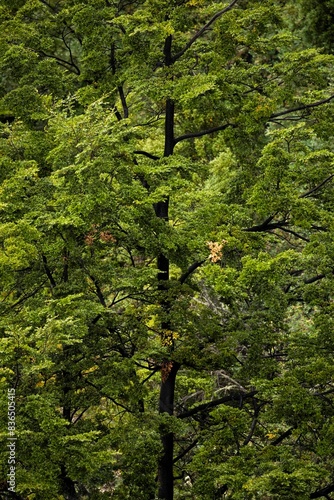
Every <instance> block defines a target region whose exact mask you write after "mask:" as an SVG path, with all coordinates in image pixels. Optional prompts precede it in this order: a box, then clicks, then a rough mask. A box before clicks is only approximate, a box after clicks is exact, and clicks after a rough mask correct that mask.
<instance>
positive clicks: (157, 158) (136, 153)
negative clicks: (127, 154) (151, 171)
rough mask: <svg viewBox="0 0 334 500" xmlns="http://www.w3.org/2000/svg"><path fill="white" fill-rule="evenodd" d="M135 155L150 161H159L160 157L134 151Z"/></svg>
mask: <svg viewBox="0 0 334 500" xmlns="http://www.w3.org/2000/svg"><path fill="white" fill-rule="evenodd" d="M133 153H134V154H135V155H143V156H147V158H150V159H151V160H160V157H159V156H156V155H152V154H151V153H147V151H139V150H137V151H134V152H133Z"/></svg>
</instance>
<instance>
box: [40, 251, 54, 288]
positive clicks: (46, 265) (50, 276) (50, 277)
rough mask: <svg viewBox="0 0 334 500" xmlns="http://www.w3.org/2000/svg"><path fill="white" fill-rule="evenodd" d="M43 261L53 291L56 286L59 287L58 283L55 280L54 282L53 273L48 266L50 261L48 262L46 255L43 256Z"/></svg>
mask: <svg viewBox="0 0 334 500" xmlns="http://www.w3.org/2000/svg"><path fill="white" fill-rule="evenodd" d="M42 260H43V266H44V270H45V274H46V275H47V277H48V280H49V282H50V286H51V289H52V288H54V287H55V286H57V283H56V282H55V280H54V278H53V276H52V273H51V271H50V268H49V266H48V261H47V259H46V257H45V255H42Z"/></svg>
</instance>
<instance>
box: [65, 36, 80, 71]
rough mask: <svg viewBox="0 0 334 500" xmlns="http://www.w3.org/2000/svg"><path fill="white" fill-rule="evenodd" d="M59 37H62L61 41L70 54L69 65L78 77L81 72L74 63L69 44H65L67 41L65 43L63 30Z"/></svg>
mask: <svg viewBox="0 0 334 500" xmlns="http://www.w3.org/2000/svg"><path fill="white" fill-rule="evenodd" d="M67 34H68V33H67ZM61 37H62V40H63V42H64V45H65V47H66V48H67V50H68V52H69V54H70V59H71V65H72V66H73V68H75V69H76V72H77V74H78V75H80V73H81V71H80V69H79V67H78V66H77V65H76V64H75V62H74V59H73V54H72V49H71V45H70V44H69V43H67V41H66V35H65V34H64V30H63V32H62V34H61Z"/></svg>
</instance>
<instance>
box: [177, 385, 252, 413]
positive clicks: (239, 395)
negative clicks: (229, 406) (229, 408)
mask: <svg viewBox="0 0 334 500" xmlns="http://www.w3.org/2000/svg"><path fill="white" fill-rule="evenodd" d="M256 394H257V391H252V392H249V393H244V392H240V391H238V392H232V393H231V394H229V395H228V396H224V397H223V398H219V399H215V400H214V401H210V402H209V403H204V404H201V405H199V406H195V408H192V409H191V410H188V411H185V412H183V413H180V414H179V415H178V416H177V418H188V417H192V416H193V415H196V414H197V413H201V412H204V411H206V410H209V409H211V408H215V407H216V406H219V405H222V404H225V403H230V402H231V401H240V400H241V401H242V400H244V399H249V398H252V397H254V396H255V395H256Z"/></svg>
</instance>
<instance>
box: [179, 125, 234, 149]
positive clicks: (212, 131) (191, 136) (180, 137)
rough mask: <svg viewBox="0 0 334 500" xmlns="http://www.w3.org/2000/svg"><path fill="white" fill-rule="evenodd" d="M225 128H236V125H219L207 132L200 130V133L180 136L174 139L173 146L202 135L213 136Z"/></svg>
mask: <svg viewBox="0 0 334 500" xmlns="http://www.w3.org/2000/svg"><path fill="white" fill-rule="evenodd" d="M227 127H233V128H236V125H234V124H233V123H225V125H220V126H219V127H213V128H209V129H207V130H202V131H200V132H191V133H189V134H184V135H180V136H179V137H176V138H175V139H174V144H177V143H178V142H180V141H184V140H185V139H192V138H194V137H202V136H203V135H208V134H213V133H214V132H218V131H219V130H225V129H226V128H227Z"/></svg>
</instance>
